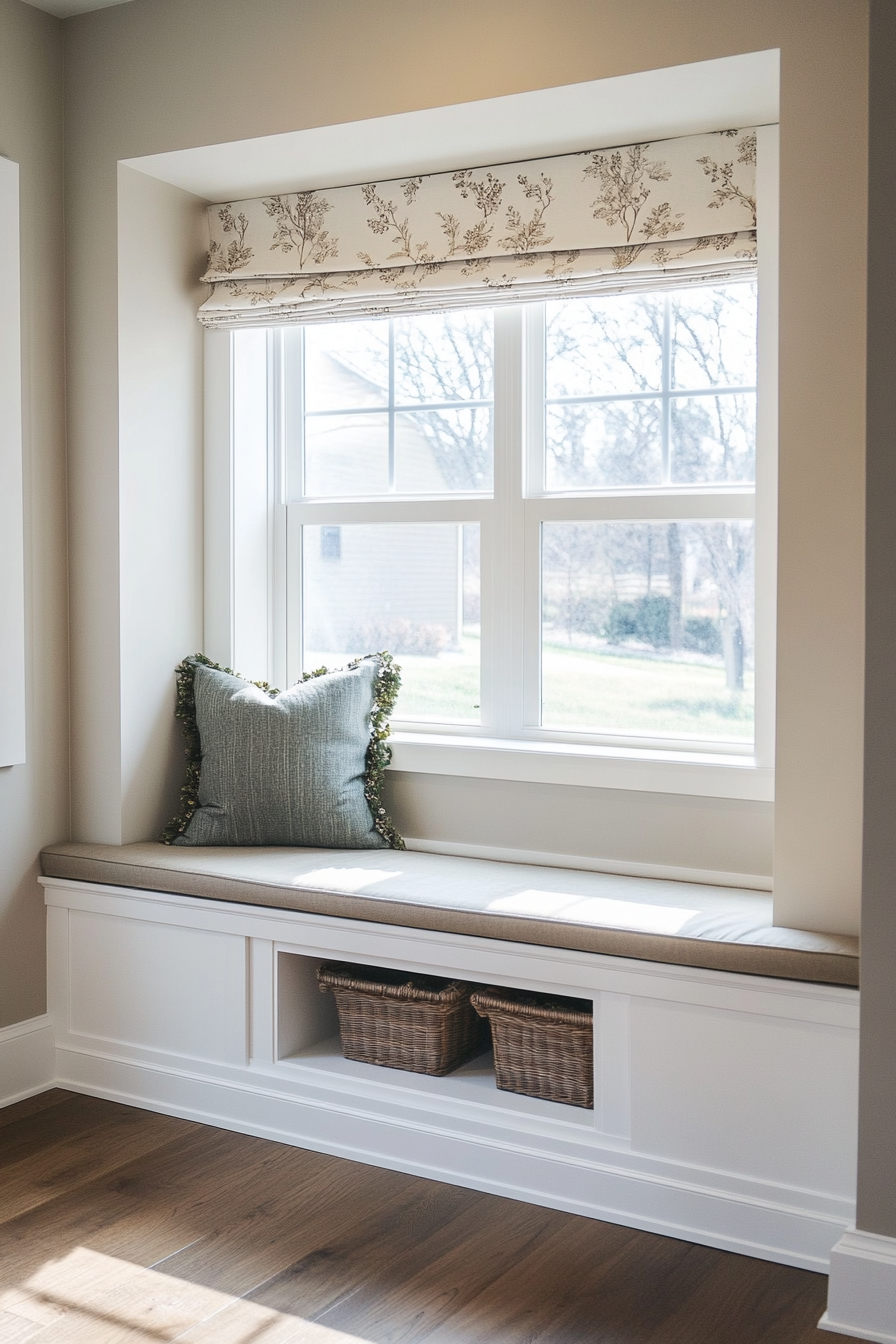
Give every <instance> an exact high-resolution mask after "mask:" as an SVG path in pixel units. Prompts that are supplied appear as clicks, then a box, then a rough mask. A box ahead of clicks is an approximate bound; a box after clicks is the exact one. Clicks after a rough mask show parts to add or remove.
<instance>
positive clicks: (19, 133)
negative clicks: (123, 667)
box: [0, 0, 69, 1028]
mask: <svg viewBox="0 0 896 1344" xmlns="http://www.w3.org/2000/svg"><path fill="white" fill-rule="evenodd" d="M62 78H63V40H62V23H61V22H60V20H59V19H55V18H53V17H52V16H51V15H49V14H44V13H42V12H41V11H40V10H38V9H33V8H32V7H31V6H30V5H25V4H22V3H21V0H0V154H4V155H6V156H7V157H8V158H10V159H14V160H15V161H16V162H17V163H18V164H19V165H20V186H21V239H22V242H21V257H22V383H23V388H22V391H23V398H22V400H23V405H22V412H23V447H24V463H23V465H24V498H25V622H26V634H25V638H26V764H25V765H17V766H8V767H6V768H5V769H0V1028H2V1027H4V1026H6V1025H8V1024H11V1023H16V1022H23V1021H25V1020H26V1019H31V1018H36V1017H38V1016H40V1014H42V1013H43V1011H44V1002H45V981H46V972H45V954H44V942H45V936H44V930H45V916H44V906H43V898H42V893H41V891H40V888H39V887H38V885H37V882H36V881H35V878H36V875H37V855H38V852H39V850H40V849H41V847H42V846H43V845H45V844H49V843H50V842H52V841H53V840H59V839H64V838H66V837H67V835H68V831H69V812H68V798H69V795H68V783H69V752H68V684H67V683H68V623H67V622H68V608H67V593H66V585H67V557H66V500H65V485H66V464H65V438H64V424H63V416H64V388H65V380H64V371H63V283H64V282H63V236H62V229H63V209H62Z"/></svg>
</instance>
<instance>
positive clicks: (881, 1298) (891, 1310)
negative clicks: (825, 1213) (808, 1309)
mask: <svg viewBox="0 0 896 1344" xmlns="http://www.w3.org/2000/svg"><path fill="white" fill-rule="evenodd" d="M818 1326H819V1329H820V1330H830V1331H831V1332H832V1333H833V1334H836V1335H852V1336H854V1337H855V1338H856V1339H870V1340H874V1341H875V1344H896V1238H893V1237H881V1236H878V1235H877V1234H876V1233H874V1232H860V1231H858V1230H857V1229H851V1230H850V1231H848V1232H845V1233H844V1234H843V1236H842V1237H841V1238H840V1240H839V1241H838V1242H837V1245H836V1246H835V1247H834V1249H833V1250H832V1251H831V1269H830V1282H829V1286H828V1309H827V1311H826V1312H825V1314H824V1315H823V1316H822V1318H821V1320H820V1321H819V1322H818Z"/></svg>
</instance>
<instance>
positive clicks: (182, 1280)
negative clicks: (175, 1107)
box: [0, 1091, 842, 1344]
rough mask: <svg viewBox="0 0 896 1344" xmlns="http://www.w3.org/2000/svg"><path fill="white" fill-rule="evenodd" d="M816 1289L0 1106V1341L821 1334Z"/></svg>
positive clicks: (583, 1230)
mask: <svg viewBox="0 0 896 1344" xmlns="http://www.w3.org/2000/svg"><path fill="white" fill-rule="evenodd" d="M826 1286H827V1280H826V1279H825V1278H824V1277H822V1276H821V1275H818V1274H810V1273H807V1272H805V1271H803V1270H798V1269H789V1268H786V1267H784V1266H781V1265H771V1264H766V1263H764V1262H762V1261H759V1260H750V1259H746V1258H745V1257H743V1256H738V1255H730V1254H727V1253H725V1252H723V1251H713V1250H708V1249H706V1248H705V1247H700V1246H692V1245H690V1244H689V1243H687V1242H684V1241H673V1240H671V1239H669V1238H666V1237H658V1236H651V1235H649V1234H648V1233H644V1232H634V1231H632V1230H631V1229H629V1228H625V1227H616V1226H614V1225H612V1224H610V1223H598V1222H593V1221H591V1220H590V1219H586V1218H578V1217H574V1216H572V1215H570V1214H564V1213H557V1212H554V1211H553V1210H550V1209H542V1208H536V1207H534V1206H532V1205H528V1204H518V1203H516V1202H514V1201H512V1200H505V1199H499V1198H497V1197H496V1196H494V1195H483V1194H478V1193H476V1192H475V1191H470V1190H459V1189H457V1188H455V1187H454V1186H450V1185H440V1184H437V1183H436V1182H433V1181H426V1180H422V1179H419V1178H417V1177H413V1176H404V1175H400V1174H396V1173H395V1172H390V1171H381V1170H378V1169H377V1168H375V1167H366V1166H361V1165H359V1164H357V1163H354V1162H346V1161H343V1160H341V1159H339V1158H332V1157H323V1156H321V1155H320V1154H318V1153H310V1152H305V1151H303V1150H302V1149H299V1148H290V1147H287V1146H286V1145H283V1144H278V1143H271V1142H268V1141H267V1140H264V1139H254V1138H249V1137H246V1136H245V1135H241V1134H231V1133H229V1132H228V1131H226V1130H219V1129H212V1128H210V1127H209V1126H207V1125H198V1124H192V1123H190V1122H188V1121H185V1120H176V1119H172V1118H171V1117H169V1116H161V1115H154V1114H151V1113H150V1112H148V1111H138V1110H134V1109H132V1108H131V1107H128V1106H117V1105H114V1104H112V1103H110V1102H106V1101H98V1100H96V1099H95V1098H91V1097H82V1096H77V1095H75V1094H74V1093H70V1092H62V1091H54V1092H47V1093H44V1094H43V1095H42V1096H40V1097H33V1098H31V1099H30V1100H29V1101H24V1102H20V1103H19V1104H18V1105H16V1106H11V1107H8V1108H7V1109H6V1110H0V1341H2V1344H20V1341H25V1340H28V1341H39V1342H40V1344H62V1342H63V1341H65V1344H125V1341H128V1344H136V1342H137V1341H146V1342H147V1344H150V1342H151V1344H159V1341H169V1340H178V1341H183V1344H287V1341H295V1342H296V1344H415V1341H418V1340H426V1341H427V1344H486V1341H488V1344H591V1341H594V1344H598V1341H599V1342H600V1344H646V1342H647V1341H650V1344H716V1342H718V1344H760V1341H761V1344H809V1341H812V1342H813V1344H827V1341H830V1340H831V1339H832V1338H833V1336H831V1335H826V1334H823V1333H822V1332H820V1331H817V1330H816V1329H815V1322H816V1321H817V1320H818V1317H819V1316H820V1315H821V1313H822V1311H823V1310H824V1299H825V1289H826ZM841 1338H842V1337H841Z"/></svg>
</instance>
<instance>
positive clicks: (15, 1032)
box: [0, 1013, 56, 1107]
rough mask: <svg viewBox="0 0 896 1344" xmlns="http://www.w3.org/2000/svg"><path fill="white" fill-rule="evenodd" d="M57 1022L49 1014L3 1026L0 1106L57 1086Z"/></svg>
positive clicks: (1, 1033)
mask: <svg viewBox="0 0 896 1344" xmlns="http://www.w3.org/2000/svg"><path fill="white" fill-rule="evenodd" d="M55 1075H56V1055H55V1042H54V1034H53V1023H52V1022H51V1020H50V1018H49V1016H48V1015H47V1014H46V1013H45V1014H44V1015H43V1016H42V1017H32V1018H29V1019H28V1020H27V1021H25V1022H14V1023H13V1024H12V1026H10V1027H2V1028H0V1107H3V1106H12V1105H13V1104H14V1103H15V1102H17V1101H24V1100H25V1098H26V1097H32V1096H34V1095H35V1093H37V1092H46V1091H47V1090H48V1089H49V1088H51V1087H53V1086H54V1085H55Z"/></svg>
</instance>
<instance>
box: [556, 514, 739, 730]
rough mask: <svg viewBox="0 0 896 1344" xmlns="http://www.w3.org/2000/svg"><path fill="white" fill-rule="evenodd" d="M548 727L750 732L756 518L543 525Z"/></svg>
mask: <svg viewBox="0 0 896 1344" xmlns="http://www.w3.org/2000/svg"><path fill="white" fill-rule="evenodd" d="M542 585H543V586H542V702H543V708H542V721H543V723H544V726H545V727H549V728H567V729H576V730H579V731H591V730H603V731H606V732H613V733H633V734H641V735H654V734H659V735H674V736H676V737H696V738H700V739H704V740H711V741H725V740H727V741H740V742H750V741H752V739H753V648H754V597H753V524H752V523H745V522H706V523H592V522H582V523H544V524H543V526H542Z"/></svg>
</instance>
